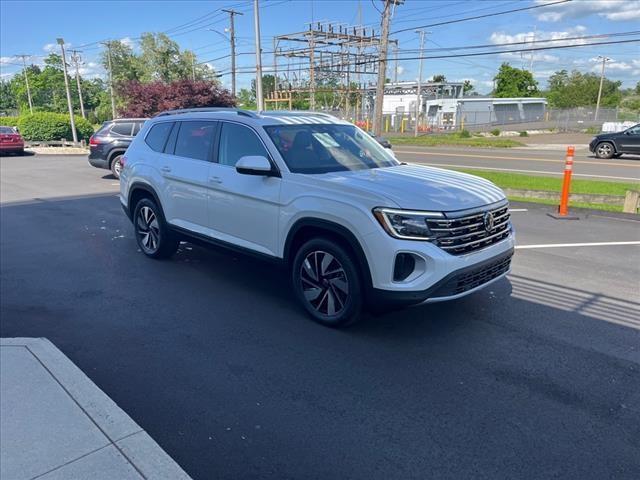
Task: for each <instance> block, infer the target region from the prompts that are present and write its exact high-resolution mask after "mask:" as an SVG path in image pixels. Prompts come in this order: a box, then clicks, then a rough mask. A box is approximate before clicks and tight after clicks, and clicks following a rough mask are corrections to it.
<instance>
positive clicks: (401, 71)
mask: <svg viewBox="0 0 640 480" xmlns="http://www.w3.org/2000/svg"><path fill="white" fill-rule="evenodd" d="M397 73H398V75H402V74H403V73H404V67H403V66H402V65H398V69H397Z"/></svg>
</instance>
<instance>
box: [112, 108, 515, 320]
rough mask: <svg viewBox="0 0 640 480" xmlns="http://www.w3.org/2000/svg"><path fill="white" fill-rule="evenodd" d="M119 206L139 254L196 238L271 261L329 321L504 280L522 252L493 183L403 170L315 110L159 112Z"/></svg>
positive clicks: (129, 170) (310, 308) (138, 144)
mask: <svg viewBox="0 0 640 480" xmlns="http://www.w3.org/2000/svg"><path fill="white" fill-rule="evenodd" d="M120 201H121V202H122V206H123V207H124V210H125V212H126V213H127V215H128V216H129V218H130V219H131V220H132V222H133V224H134V227H135V236H136V239H137V242H138V245H139V246H140V249H141V250H142V252H144V254H145V255H147V256H149V257H152V258H165V257H169V256H171V255H172V254H173V253H174V252H175V251H176V249H177V246H178V243H179V241H180V240H188V241H200V242H202V241H204V242H206V243H208V244H216V245H223V246H227V247H231V248H233V249H236V250H242V251H246V252H250V253H253V254H257V255H258V256H260V257H264V258H268V259H271V260H276V261H278V262H280V263H283V264H284V265H286V266H287V268H289V269H290V272H291V280H292V285H293V289H294V291H295V294H296V296H297V297H298V299H299V300H300V302H301V303H302V305H303V306H304V308H305V309H306V310H307V312H309V314H310V315H311V316H312V317H313V319H315V320H316V321H318V322H320V323H322V324H325V325H329V326H341V325H345V324H347V323H350V322H352V321H354V320H355V319H357V318H358V316H359V314H360V311H361V310H362V308H363V307H364V306H373V307H375V306H386V305H407V304H417V303H421V302H435V301H441V300H449V299H454V298H458V297H461V296H463V295H467V294H469V293H471V292H474V291H476V290H478V289H479V288H482V287H484V286H486V285H488V284H489V283H490V282H493V281H495V280H497V279H499V278H501V277H502V276H504V275H506V274H507V273H508V271H509V266H510V261H511V256H512V255H513V249H514V234H513V231H512V227H511V222H510V221H509V211H508V204H507V200H506V199H505V196H504V193H503V192H502V191H501V190H500V189H499V188H497V187H496V186H495V185H493V184H492V183H491V182H488V181H487V180H484V179H481V178H477V177H474V176H471V175H466V174H463V173H458V172H453V171H448V170H442V169H438V168H430V167H425V166H419V165H408V164H405V163H401V162H399V161H398V160H396V158H395V157H394V156H393V153H392V152H391V151H389V150H388V149H385V148H382V147H381V146H380V145H379V144H378V143H377V142H376V141H375V140H374V139H372V138H371V137H370V136H369V135H368V134H367V133H365V132H363V131H362V130H360V129H359V128H357V127H355V126H354V125H352V124H350V123H347V122H343V121H341V120H338V119H336V118H334V117H332V116H329V115H325V114H320V113H309V112H282V111H274V112H262V113H255V112H248V111H243V110H236V109H216V108H210V109H190V110H177V111H170V112H164V113H162V114H159V115H158V116H156V117H155V118H153V119H151V120H149V121H147V122H146V123H145V124H144V127H143V129H142V130H141V132H140V134H139V135H138V136H137V137H135V139H134V140H133V143H132V144H131V146H130V147H129V149H128V150H127V152H126V155H125V158H124V159H123V170H122V173H121V180H120Z"/></svg>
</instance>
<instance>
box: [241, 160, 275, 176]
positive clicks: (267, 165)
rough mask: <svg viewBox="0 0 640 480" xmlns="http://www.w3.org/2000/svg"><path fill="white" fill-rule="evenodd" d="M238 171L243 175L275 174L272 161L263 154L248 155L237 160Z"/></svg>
mask: <svg viewBox="0 0 640 480" xmlns="http://www.w3.org/2000/svg"><path fill="white" fill-rule="evenodd" d="M236 171H237V172H238V173H242V174H243V175H260V176H263V177H271V176H274V173H273V168H272V167H271V162H269V160H268V159H267V158H266V157H263V156H261V155H247V156H244V157H242V158H240V160H238V161H237V162H236Z"/></svg>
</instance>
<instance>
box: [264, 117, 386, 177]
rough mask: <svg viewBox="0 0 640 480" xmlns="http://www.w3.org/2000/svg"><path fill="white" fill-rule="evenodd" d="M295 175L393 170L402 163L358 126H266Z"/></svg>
mask: <svg viewBox="0 0 640 480" xmlns="http://www.w3.org/2000/svg"><path fill="white" fill-rule="evenodd" d="M264 128H265V130H266V131H267V133H268V134H269V136H270V137H271V140H272V141H273V143H274V144H275V145H276V147H277V148H278V151H279V152H280V155H282V158H283V159H284V161H285V163H286V164H287V167H289V170H290V171H291V172H293V173H328V172H339V171H345V170H366V169H371V168H381V167H392V166H395V165H398V164H399V162H398V161H397V160H396V159H395V158H394V157H393V155H392V154H391V153H389V152H388V151H386V150H385V149H384V148H383V147H382V146H380V145H379V144H378V142H376V141H375V140H374V139H373V138H371V137H370V136H369V135H367V134H366V133H365V132H363V131H362V130H360V129H359V128H357V127H355V126H354V125H319V124H309V125H277V126H275V125H274V126H269V127H264Z"/></svg>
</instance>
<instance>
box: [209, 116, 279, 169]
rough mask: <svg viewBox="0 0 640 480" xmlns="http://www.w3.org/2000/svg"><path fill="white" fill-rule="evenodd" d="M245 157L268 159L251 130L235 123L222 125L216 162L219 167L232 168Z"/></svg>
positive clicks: (262, 146) (260, 143)
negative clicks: (253, 156)
mask: <svg viewBox="0 0 640 480" xmlns="http://www.w3.org/2000/svg"><path fill="white" fill-rule="evenodd" d="M246 155H259V156H261V157H267V158H269V154H268V153H267V151H266V150H265V148H264V145H263V144H262V142H261V141H260V139H259V138H258V136H257V135H256V134H255V132H254V131H253V130H251V129H250V128H248V127H245V126H243V125H238V124H237V123H226V122H225V123H223V124H222V133H221V134H220V153H219V155H218V162H219V163H220V164H221V165H229V166H232V167H233V166H235V164H236V162H237V161H238V160H240V159H241V158H242V157H244V156H246Z"/></svg>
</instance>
